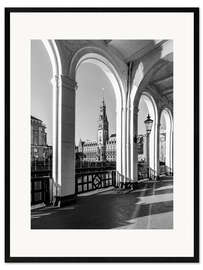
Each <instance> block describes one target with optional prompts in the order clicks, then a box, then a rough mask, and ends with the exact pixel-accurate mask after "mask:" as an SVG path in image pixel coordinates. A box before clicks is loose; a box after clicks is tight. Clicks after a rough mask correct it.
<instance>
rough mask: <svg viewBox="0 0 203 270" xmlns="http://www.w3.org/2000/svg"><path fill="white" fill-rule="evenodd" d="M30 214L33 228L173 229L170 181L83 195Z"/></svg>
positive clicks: (164, 180)
mask: <svg viewBox="0 0 203 270" xmlns="http://www.w3.org/2000/svg"><path fill="white" fill-rule="evenodd" d="M31 216H32V222H31V227H32V229H172V228H173V182H172V180H171V179H163V180H162V181H159V182H156V183H143V184H140V186H139V188H138V189H137V190H132V191H131V190H118V189H114V188H111V189H109V190H107V191H104V192H100V193H97V194H92V195H91V194H83V195H82V196H80V197H78V199H77V202H76V203H75V204H72V205H70V206H67V207H64V208H53V207H48V208H42V209H38V210H32V212H31Z"/></svg>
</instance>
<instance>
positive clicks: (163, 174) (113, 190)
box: [5, 7, 199, 262]
mask: <svg viewBox="0 0 203 270" xmlns="http://www.w3.org/2000/svg"><path fill="white" fill-rule="evenodd" d="M5 75H6V76H5V79H6V81H5V103H6V121H5V124H6V126H5V128H6V133H5V140H6V153H5V160H6V174H5V217H6V220H5V235H6V236H5V250H6V252H5V260H6V261H7V262H198V261H199V240H198V239H199V122H198V121H199V9H198V8H164V7H163V8H161V7H160V8H107V7H106V8H94V7H92V8H51V7H50V8H45V7H44V8H6V9H5Z"/></svg>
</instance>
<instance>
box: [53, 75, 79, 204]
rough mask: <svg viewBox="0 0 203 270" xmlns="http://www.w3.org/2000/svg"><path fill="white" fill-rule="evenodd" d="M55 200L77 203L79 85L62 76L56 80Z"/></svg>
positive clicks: (61, 202) (54, 106)
mask: <svg viewBox="0 0 203 270" xmlns="http://www.w3.org/2000/svg"><path fill="white" fill-rule="evenodd" d="M52 82H53V86H54V91H53V93H54V95H53V102H54V104H53V112H54V125H53V126H54V134H53V198H54V204H55V205H57V206H63V205H66V204H67V203H69V202H70V201H72V200H74V199H75V89H76V82H75V81H74V80H72V79H70V78H69V77H68V76H64V75H60V76H55V77H54V78H53V79H52Z"/></svg>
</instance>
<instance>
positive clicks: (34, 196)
mask: <svg viewBox="0 0 203 270" xmlns="http://www.w3.org/2000/svg"><path fill="white" fill-rule="evenodd" d="M51 179H52V162H51V160H45V161H36V160H35V161H32V162H31V205H35V204H40V203H45V204H49V203H50V181H51Z"/></svg>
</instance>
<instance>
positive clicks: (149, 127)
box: [134, 114, 153, 179]
mask: <svg viewBox="0 0 203 270" xmlns="http://www.w3.org/2000/svg"><path fill="white" fill-rule="evenodd" d="M144 123H145V127H146V134H144V135H139V136H136V135H135V136H134V143H136V144H137V142H138V141H139V139H140V137H146V143H147V157H146V158H147V174H148V178H149V179H150V163H149V137H150V136H149V135H150V133H151V131H152V125H153V120H152V119H151V117H150V115H149V114H148V115H147V119H146V120H145V121H144Z"/></svg>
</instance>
